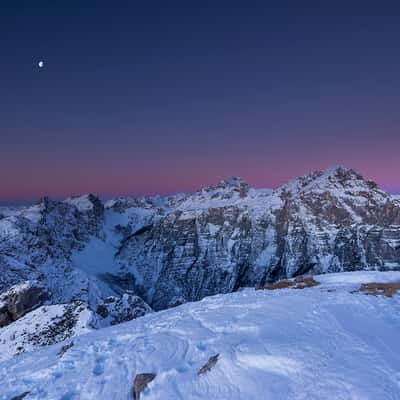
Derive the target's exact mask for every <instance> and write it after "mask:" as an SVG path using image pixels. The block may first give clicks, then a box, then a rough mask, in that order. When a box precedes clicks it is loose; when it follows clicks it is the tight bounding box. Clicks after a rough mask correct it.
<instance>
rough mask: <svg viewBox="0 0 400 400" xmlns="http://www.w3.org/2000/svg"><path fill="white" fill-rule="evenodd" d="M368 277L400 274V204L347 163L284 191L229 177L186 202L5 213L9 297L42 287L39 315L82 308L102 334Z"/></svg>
mask: <svg viewBox="0 0 400 400" xmlns="http://www.w3.org/2000/svg"><path fill="white" fill-rule="evenodd" d="M369 269H377V270H388V269H400V201H399V200H398V198H396V197H394V196H391V195H389V194H387V193H385V192H383V191H382V190H380V189H379V188H378V186H377V185H376V184H375V183H374V182H371V181H368V180H365V179H364V178H363V177H362V176H361V175H360V174H358V173H357V172H355V171H353V170H351V169H347V168H344V167H340V166H339V167H333V168H330V169H328V170H326V171H317V172H312V173H310V174H307V175H305V176H303V177H300V178H297V179H295V180H292V181H290V182H288V183H287V184H285V185H283V186H281V187H279V188H277V189H275V190H267V189H254V188H251V187H250V186H249V185H248V184H247V183H246V182H244V181H243V180H241V179H239V178H231V179H228V180H224V181H222V182H220V183H219V184H217V185H215V186H210V187H207V188H203V189H201V190H199V191H197V192H195V193H193V194H188V195H185V194H179V195H176V196H166V197H161V196H154V197H147V198H146V197H143V198H116V199H112V200H108V201H105V202H102V201H101V200H100V199H99V198H97V197H96V196H93V195H86V196H81V197H74V198H69V199H67V200H65V201H54V200H50V199H48V198H45V199H43V200H41V201H40V202H39V203H38V204H35V205H33V206H31V207H25V208H22V209H13V210H12V211H9V212H7V213H3V214H2V216H0V270H1V274H0V293H4V292H6V291H9V290H10V288H11V287H13V286H15V285H17V287H18V285H21V284H22V285H23V284H25V283H26V282H38V283H39V286H40V287H42V288H44V290H45V291H46V293H48V298H46V299H44V300H43V301H40V302H36V303H35V302H34V303H35V305H36V306H37V307H39V306H43V305H44V306H49V305H57V304H70V303H73V302H79V304H84V306H85V307H87V308H88V310H90V311H91V312H93V313H94V318H92V319H91V321H96V322H95V323H92V325H93V326H94V327H96V326H105V325H107V324H111V323H113V322H112V321H114V323H116V322H115V321H117V322H118V321H126V320H128V319H129V318H130V317H132V318H134V317H136V316H138V315H143V314H144V313H147V312H149V311H151V308H150V307H152V308H153V309H155V310H160V309H164V308H168V307H171V306H174V305H177V304H181V303H184V302H187V301H195V300H199V299H201V298H203V297H205V296H208V295H213V294H217V293H226V292H231V291H235V290H237V289H239V288H241V287H245V286H257V285H262V284H265V283H267V282H273V281H275V280H278V279H281V278H290V277H295V276H298V275H302V274H315V273H327V272H339V271H354V270H369ZM127 296H128V297H127ZM107 299H108V300H107ZM110 299H113V301H111V300H110ZM142 299H143V300H142ZM107 301H109V303H107ZM111 303H112V304H113V306H112V307H111V306H110V305H107V304H111ZM129 304H131V305H132V312H129V306H127V305H129ZM106 305H107V306H106ZM7 307H8V306H7ZM11 307H12V305H11ZM110 307H111V309H110ZM135 307H138V310H139V311H138V312H136V311H135V310H134V309H135ZM27 311H30V312H32V311H31V309H30V310H27ZM106 314H107V315H106ZM0 318H1V316H0ZM0 340H1V329H0Z"/></svg>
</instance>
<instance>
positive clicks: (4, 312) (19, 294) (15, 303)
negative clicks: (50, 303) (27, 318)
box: [0, 282, 50, 327]
mask: <svg viewBox="0 0 400 400" xmlns="http://www.w3.org/2000/svg"><path fill="white" fill-rule="evenodd" d="M49 298H50V296H49V293H48V292H47V291H46V290H45V289H44V288H43V287H41V286H40V285H39V284H38V283H37V282H25V283H23V284H19V285H15V286H12V287H11V288H10V289H8V290H7V291H6V292H4V293H2V294H1V295H0V327H3V326H6V325H8V324H11V323H12V322H14V321H16V320H17V319H19V318H21V317H23V316H24V315H25V314H27V313H28V312H30V311H32V310H34V309H35V308H38V307H40V306H41V305H42V304H43V303H44V302H45V301H46V300H49Z"/></svg>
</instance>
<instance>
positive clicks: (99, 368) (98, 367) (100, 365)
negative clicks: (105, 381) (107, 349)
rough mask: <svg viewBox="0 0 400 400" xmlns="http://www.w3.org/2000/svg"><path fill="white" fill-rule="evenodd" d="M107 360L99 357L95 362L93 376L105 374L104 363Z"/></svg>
mask: <svg viewBox="0 0 400 400" xmlns="http://www.w3.org/2000/svg"><path fill="white" fill-rule="evenodd" d="M105 360H106V357H105V356H98V357H96V360H95V366H94V368H93V375H95V376H100V375H102V374H103V373H104V362H105Z"/></svg>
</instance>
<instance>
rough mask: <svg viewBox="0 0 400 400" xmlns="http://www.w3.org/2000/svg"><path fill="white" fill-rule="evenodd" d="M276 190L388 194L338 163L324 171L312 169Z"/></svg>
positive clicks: (342, 193)
mask: <svg viewBox="0 0 400 400" xmlns="http://www.w3.org/2000/svg"><path fill="white" fill-rule="evenodd" d="M277 191H278V192H285V193H289V194H290V195H291V196H297V195H304V194H309V193H314V194H323V193H326V192H329V193H330V194H331V195H332V196H335V197H342V196H343V195H350V196H359V195H363V196H365V195H367V194H368V193H370V194H372V193H374V194H377V195H379V196H383V197H387V196H388V195H387V194H386V193H384V192H383V191H381V190H379V188H378V185H377V184H376V183H375V182H373V181H369V180H366V179H365V178H364V177H363V176H362V175H360V174H359V173H358V172H357V171H355V170H353V169H351V168H346V167H343V166H340V165H339V166H333V167H330V168H328V169H326V170H325V171H313V172H310V173H308V174H306V175H303V176H301V177H299V178H296V179H293V180H291V181H289V182H288V183H287V184H286V185H283V186H282V187H280V188H278V189H277Z"/></svg>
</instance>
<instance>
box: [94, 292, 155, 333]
mask: <svg viewBox="0 0 400 400" xmlns="http://www.w3.org/2000/svg"><path fill="white" fill-rule="evenodd" d="M152 311H153V310H152V309H151V307H149V306H148V305H147V304H146V303H145V302H144V301H143V300H142V299H141V298H140V297H139V296H134V295H131V294H128V293H125V294H124V295H123V296H122V297H120V298H118V297H114V296H110V297H107V298H105V299H104V301H103V303H102V304H100V305H99V306H98V307H97V309H96V312H97V314H99V315H100V316H101V317H102V318H103V321H102V323H103V325H104V324H105V325H116V324H120V323H121V322H127V321H131V320H132V319H136V318H139V317H142V316H143V315H145V314H148V313H151V312H152Z"/></svg>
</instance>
